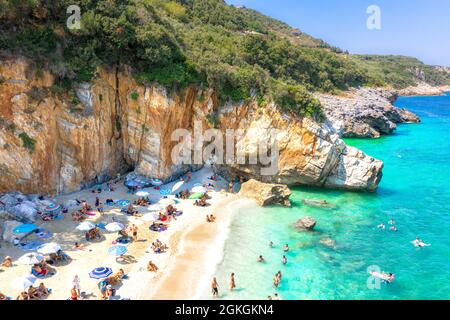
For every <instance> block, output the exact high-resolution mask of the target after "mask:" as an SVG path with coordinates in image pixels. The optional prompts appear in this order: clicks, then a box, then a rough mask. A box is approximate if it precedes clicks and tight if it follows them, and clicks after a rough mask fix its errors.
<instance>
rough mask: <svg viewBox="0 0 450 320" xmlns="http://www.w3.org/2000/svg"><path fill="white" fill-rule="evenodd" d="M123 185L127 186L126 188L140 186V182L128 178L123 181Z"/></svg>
mask: <svg viewBox="0 0 450 320" xmlns="http://www.w3.org/2000/svg"><path fill="white" fill-rule="evenodd" d="M125 186H127V187H128V188H134V187H140V186H141V184H140V183H139V182H136V181H134V180H130V181H126V182H125Z"/></svg>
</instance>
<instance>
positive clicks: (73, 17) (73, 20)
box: [66, 4, 81, 30]
mask: <svg viewBox="0 0 450 320" xmlns="http://www.w3.org/2000/svg"><path fill="white" fill-rule="evenodd" d="M66 12H67V14H70V16H69V17H68V18H67V21H66V26H67V28H68V29H69V30H78V29H81V9H80V7H79V6H77V5H74V4H73V5H70V6H68V7H67V10H66Z"/></svg>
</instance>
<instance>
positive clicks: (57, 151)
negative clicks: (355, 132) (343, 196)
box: [0, 58, 383, 194]
mask: <svg viewBox="0 0 450 320" xmlns="http://www.w3.org/2000/svg"><path fill="white" fill-rule="evenodd" d="M0 75H1V76H2V77H3V79H4V80H5V81H3V82H2V83H1V84H0V192H7V191H11V190H18V191H22V192H24V193H47V194H55V193H66V192H71V191H75V190H78V189H80V188H83V187H85V186H87V185H90V184H94V183H95V182H96V181H103V180H105V179H107V178H108V177H113V176H115V174H116V173H117V172H125V171H126V170H129V169H135V170H136V171H137V172H138V173H139V174H144V175H146V176H149V177H158V178H161V179H163V180H170V179H171V178H172V177H174V176H176V175H177V174H180V173H182V172H184V171H185V170H186V169H187V166H184V165H177V164H174V163H173V161H172V158H171V152H172V150H173V148H174V146H175V145H176V144H177V143H178V142H177V141H172V140H171V134H172V132H173V131H174V130H175V129H178V128H184V129H188V130H192V129H193V127H194V124H195V123H196V122H200V123H201V124H202V127H203V129H204V130H206V129H208V128H212V127H213V126H217V127H218V128H219V130H220V131H221V132H222V133H223V134H224V133H225V130H226V129H242V130H243V132H244V135H243V137H242V138H240V139H238V140H237V141H236V142H235V143H236V148H238V149H240V150H244V151H245V152H244V153H246V154H247V155H251V154H252V153H254V152H256V151H255V150H254V148H253V147H252V144H251V142H252V140H253V139H254V138H255V135H256V136H258V137H259V138H264V139H272V140H274V141H277V145H278V148H279V150H280V158H279V162H278V164H277V172H276V173H275V174H272V175H269V176H263V175H261V170H260V169H261V168H260V166H258V165H256V166H253V165H237V164H227V165H223V166H218V169H219V170H221V171H222V172H224V173H228V174H230V175H235V174H239V175H244V176H246V177H249V178H257V179H259V180H262V181H266V182H275V183H283V184H302V185H314V186H324V187H330V188H345V189H351V190H368V191H373V190H375V189H376V187H377V185H378V183H379V181H380V179H381V171H382V167H383V164H382V162H381V161H378V160H376V159H374V158H372V157H369V156H367V155H365V154H364V153H363V152H360V151H358V150H356V149H354V148H349V147H347V146H346V145H345V144H344V142H343V141H342V140H340V139H339V135H338V134H337V133H336V132H335V130H334V129H333V128H332V126H330V125H329V124H327V123H325V124H318V123H316V122H314V121H313V120H311V119H307V118H304V119H300V118H298V117H295V116H292V115H291V116H288V115H285V114H282V113H280V112H279V111H278V109H277V108H275V107H274V106H268V107H265V108H261V107H259V106H257V105H255V104H242V105H227V106H224V107H220V106H219V102H218V99H217V98H216V96H215V94H214V92H212V91H210V90H207V91H199V90H198V89H196V88H193V87H190V88H187V89H185V90H183V91H181V92H179V93H177V94H169V93H168V92H167V91H166V90H165V89H163V88H160V87H158V86H151V87H147V86H143V85H140V84H138V83H136V82H135V80H134V79H133V78H132V77H131V75H130V72H129V70H128V69H127V68H122V69H120V70H100V71H98V74H97V75H96V77H95V79H93V81H92V83H90V84H82V85H80V86H78V87H77V88H76V90H75V95H76V97H77V99H74V95H73V94H72V95H70V94H69V93H68V92H62V93H60V92H57V91H55V80H54V78H53V76H52V75H51V74H50V73H49V72H46V71H44V72H43V73H42V74H39V75H37V74H36V73H35V72H33V69H32V68H31V67H30V66H29V65H28V63H27V61H26V60H24V59H20V58H18V59H13V60H4V61H1V63H0ZM77 100H78V101H77ZM212 114H217V123H212V121H211V115H212ZM250 129H251V130H250ZM271 129H278V133H277V136H276V137H274V136H273V132H272V130H271ZM275 138H276V139H275Z"/></svg>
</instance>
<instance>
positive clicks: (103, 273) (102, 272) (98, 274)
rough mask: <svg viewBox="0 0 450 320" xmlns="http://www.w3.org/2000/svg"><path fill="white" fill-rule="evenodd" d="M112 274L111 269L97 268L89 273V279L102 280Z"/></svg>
mask: <svg viewBox="0 0 450 320" xmlns="http://www.w3.org/2000/svg"><path fill="white" fill-rule="evenodd" d="M112 273H113V271H112V269H111V268H106V267H99V268H95V269H94V270H92V271H91V272H89V277H91V278H92V279H104V278H107V277H109V276H110V275H112Z"/></svg>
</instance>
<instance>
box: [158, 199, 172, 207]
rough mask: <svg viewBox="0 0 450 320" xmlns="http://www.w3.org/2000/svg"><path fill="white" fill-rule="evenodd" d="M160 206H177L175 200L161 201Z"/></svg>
mask: <svg viewBox="0 0 450 320" xmlns="http://www.w3.org/2000/svg"><path fill="white" fill-rule="evenodd" d="M158 203H159V204H160V205H162V206H170V205H174V204H175V200H174V199H170V198H165V199H161V200H159V202H158Z"/></svg>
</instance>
